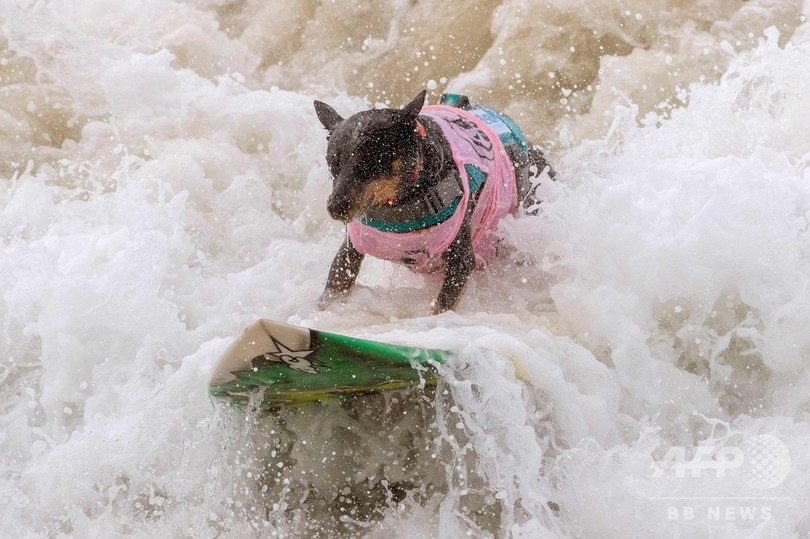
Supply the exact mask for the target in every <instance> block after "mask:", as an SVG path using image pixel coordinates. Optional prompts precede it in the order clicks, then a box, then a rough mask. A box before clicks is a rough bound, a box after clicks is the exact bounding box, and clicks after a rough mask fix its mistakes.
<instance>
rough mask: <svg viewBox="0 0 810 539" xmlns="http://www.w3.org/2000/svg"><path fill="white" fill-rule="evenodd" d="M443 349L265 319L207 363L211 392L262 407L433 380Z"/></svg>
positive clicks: (397, 387)
mask: <svg viewBox="0 0 810 539" xmlns="http://www.w3.org/2000/svg"><path fill="white" fill-rule="evenodd" d="M450 355H451V354H450V352H447V351H445V350H436V349H427V348H418V347H411V346H401V345H395V344H387V343H381V342H376V341H370V340H365V339H358V338H355V337H349V336H346V335H339V334H337V333H330V332H327V331H319V330H314V329H309V328H304V327H299V326H291V325H289V324H283V323H280V322H273V321H271V320H259V321H257V322H255V323H253V324H252V325H250V326H249V327H248V328H247V329H245V331H243V332H242V334H241V335H240V336H239V337H237V338H236V340H235V341H234V342H233V343H232V344H231V345H230V346H229V347H228V348H227V349H226V350H225V352H223V354H222V355H221V356H220V357H219V359H218V360H217V361H216V363H215V364H214V367H213V369H212V370H211V377H210V379H209V383H208V392H209V394H210V395H211V396H213V397H218V398H224V399H229V400H232V401H234V402H236V403H246V402H248V400H249V399H250V397H251V395H253V394H254V392H255V394H260V395H261V406H262V408H266V409H270V408H275V407H278V406H282V405H286V404H301V403H307V402H313V401H319V400H323V399H329V398H335V397H345V396H351V395H361V394H366V393H375V392H380V391H386V390H392V389H404V388H409V387H417V386H421V385H435V384H436V381H437V373H436V370H435V368H434V365H435V364H436V363H442V362H443V361H445V360H446V359H447V358H448V357H450Z"/></svg>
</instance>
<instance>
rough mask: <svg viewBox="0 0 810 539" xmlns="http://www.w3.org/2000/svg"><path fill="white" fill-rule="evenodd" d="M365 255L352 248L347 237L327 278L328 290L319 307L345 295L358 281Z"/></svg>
mask: <svg viewBox="0 0 810 539" xmlns="http://www.w3.org/2000/svg"><path fill="white" fill-rule="evenodd" d="M362 262H363V254H361V253H360V251H358V250H357V249H355V248H354V246H352V243H351V242H350V241H349V238H348V237H347V238H346V239H345V240H343V244H342V245H341V246H340V249H338V252H337V254H336V255H335V259H334V260H332V265H331V266H330V267H329V276H328V277H327V278H326V288H324V291H323V294H321V297H320V298H319V299H318V305H319V306H324V305H326V304H327V303H329V302H330V301H331V300H333V299H335V298H337V297H340V296H343V295H345V294H346V293H347V292H348V291H349V290H350V289H351V287H352V285H353V284H354V281H355V280H356V279H357V274H358V273H359V272H360V264H361V263H362Z"/></svg>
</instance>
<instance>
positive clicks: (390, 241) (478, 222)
mask: <svg viewBox="0 0 810 539" xmlns="http://www.w3.org/2000/svg"><path fill="white" fill-rule="evenodd" d="M420 115H421V116H427V117H428V118H430V119H432V120H433V121H435V122H436V123H437V124H438V125H439V126H440V127H441V129H442V132H443V133H444V136H445V137H446V139H447V142H448V143H449V144H450V148H451V149H452V152H453V160H454V161H455V162H456V167H457V168H458V173H459V177H460V178H461V184H462V189H463V193H462V195H461V200H460V201H459V203H458V205H457V207H456V209H455V211H454V212H453V214H452V215H451V216H450V217H449V218H447V219H446V220H445V221H443V222H441V223H439V224H436V225H434V226H431V227H429V228H423V229H420V230H413V231H410V232H385V231H382V230H379V229H377V228H374V227H372V226H369V225H366V224H363V223H362V222H360V221H359V220H355V221H352V222H351V223H349V225H348V233H349V240H350V241H351V244H352V245H353V246H354V248H355V249H357V250H358V251H359V252H361V253H363V254H369V255H371V256H373V257H375V258H380V259H383V260H393V261H396V262H404V263H406V264H407V265H408V266H409V267H410V268H411V269H413V270H415V271H419V272H430V271H435V270H437V269H439V268H441V267H442V266H443V265H444V261H443V260H442V257H441V255H442V253H443V252H444V251H446V250H447V248H448V247H449V246H450V244H451V243H452V242H453V240H454V239H455V237H456V236H457V235H458V232H459V230H460V229H461V224H462V222H463V221H464V215H465V214H466V213H467V207H468V204H469V200H470V181H471V178H470V176H469V174H468V172H467V169H466V168H465V165H472V166H473V167H477V168H478V169H479V170H481V171H482V172H483V173H484V175H485V178H486V181H485V182H484V185H483V187H482V188H481V193H480V195H479V196H478V200H477V202H476V205H475V209H474V210H473V214H472V217H471V221H470V225H471V232H472V246H473V251H474V253H475V263H476V266H477V267H482V266H484V265H485V264H486V262H487V261H488V260H489V259H491V258H492V255H493V254H494V253H495V248H496V246H497V244H498V240H499V238H498V236H497V234H496V229H497V227H498V223H499V222H500V220H501V219H502V218H503V217H505V216H506V215H508V214H510V213H515V211H516V209H517V207H518V200H517V187H516V185H515V170H514V168H513V166H512V161H511V160H510V159H509V156H508V155H507V154H506V149H505V148H504V145H503V143H502V142H501V140H500V138H499V137H498V134H497V133H495V131H493V129H492V128H491V127H490V126H489V125H487V122H486V121H484V119H483V117H486V115H487V112H486V111H484V110H481V111H478V110H464V109H461V108H457V107H451V106H447V105H430V106H427V107H424V108H423V109H422V112H421V114H420ZM490 118H491V116H490Z"/></svg>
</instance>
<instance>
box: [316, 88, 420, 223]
mask: <svg viewBox="0 0 810 539" xmlns="http://www.w3.org/2000/svg"><path fill="white" fill-rule="evenodd" d="M425 93H426V92H425V91H422V92H421V93H420V94H419V95H418V96H416V97H415V98H414V99H413V101H411V102H410V103H408V104H407V105H405V107H403V108H402V109H372V110H365V111H362V112H358V113H357V114H354V115H353V116H350V117H349V118H346V119H344V118H343V117H341V116H340V115H339V114H338V113H337V112H336V111H335V109H333V108H332V107H330V106H329V105H327V104H326V103H322V102H320V101H315V112H316V113H317V115H318V119H319V120H320V121H321V123H322V124H323V125H324V127H326V129H327V130H328V131H329V136H328V140H329V144H328V146H327V150H326V162H327V164H328V165H329V171H330V173H331V174H332V179H333V187H332V194H331V195H330V196H329V201H328V203H327V209H328V210H329V215H331V216H332V217H333V218H334V219H337V220H339V221H343V222H349V221H352V220H354V219H357V218H358V217H360V216H362V215H363V214H364V213H365V212H366V211H367V210H368V209H369V208H371V207H372V206H376V205H383V204H393V203H394V202H395V201H396V200H397V199H398V198H399V197H400V195H401V193H402V189H403V187H404V186H405V184H406V183H407V182H409V181H411V182H412V181H413V180H414V179H415V176H416V174H417V172H418V169H419V142H418V137H419V135H418V134H417V128H418V127H419V126H418V124H417V121H416V118H417V116H418V115H419V111H420V110H422V105H424V102H425Z"/></svg>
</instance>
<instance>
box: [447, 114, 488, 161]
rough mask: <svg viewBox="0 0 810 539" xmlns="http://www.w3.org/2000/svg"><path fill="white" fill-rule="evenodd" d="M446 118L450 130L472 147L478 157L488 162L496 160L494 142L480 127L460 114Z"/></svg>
mask: <svg viewBox="0 0 810 539" xmlns="http://www.w3.org/2000/svg"><path fill="white" fill-rule="evenodd" d="M444 118H445V120H446V121H447V125H448V126H449V127H450V129H452V130H453V132H454V133H455V134H456V135H458V136H459V137H461V139H462V140H464V141H466V142H468V143H469V144H470V146H472V148H473V150H474V151H475V153H476V154H477V155H478V157H480V158H481V159H484V160H486V161H492V160H493V159H495V152H494V150H493V145H492V142H491V141H490V140H489V138H488V137H487V135H486V133H484V132H483V131H482V130H481V128H480V127H478V126H477V125H475V124H474V123H472V122H471V121H469V120H468V119H466V118H464V117H463V116H461V115H459V114H452V115H451V114H447V115H446V116H445V117H444Z"/></svg>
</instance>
